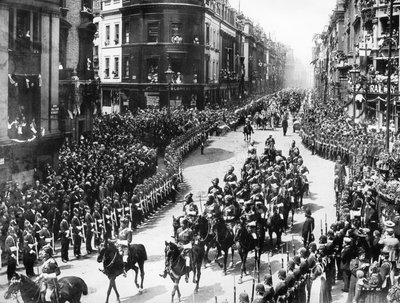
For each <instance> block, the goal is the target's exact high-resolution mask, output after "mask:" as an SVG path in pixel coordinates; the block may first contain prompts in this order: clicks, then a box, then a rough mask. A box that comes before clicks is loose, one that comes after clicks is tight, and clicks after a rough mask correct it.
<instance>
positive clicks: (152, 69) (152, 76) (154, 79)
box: [147, 58, 158, 83]
mask: <svg viewBox="0 0 400 303" xmlns="http://www.w3.org/2000/svg"><path fill="white" fill-rule="evenodd" d="M147 82H148V83H158V58H149V59H147Z"/></svg>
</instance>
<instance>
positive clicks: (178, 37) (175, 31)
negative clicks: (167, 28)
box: [171, 23, 183, 43]
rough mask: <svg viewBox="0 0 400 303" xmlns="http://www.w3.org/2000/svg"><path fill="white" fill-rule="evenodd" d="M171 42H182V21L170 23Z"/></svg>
mask: <svg viewBox="0 0 400 303" xmlns="http://www.w3.org/2000/svg"><path fill="white" fill-rule="evenodd" d="M171 42H172V43H183V37H182V23H172V24H171Z"/></svg>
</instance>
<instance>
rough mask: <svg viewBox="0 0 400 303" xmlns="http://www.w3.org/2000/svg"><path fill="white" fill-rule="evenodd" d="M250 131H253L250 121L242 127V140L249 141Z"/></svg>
mask: <svg viewBox="0 0 400 303" xmlns="http://www.w3.org/2000/svg"><path fill="white" fill-rule="evenodd" d="M252 133H254V131H253V127H251V125H250V123H247V124H246V125H245V126H244V127H243V135H244V140H245V141H248V142H250V140H251V134H252Z"/></svg>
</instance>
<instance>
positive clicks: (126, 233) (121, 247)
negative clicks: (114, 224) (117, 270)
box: [117, 218, 132, 276]
mask: <svg viewBox="0 0 400 303" xmlns="http://www.w3.org/2000/svg"><path fill="white" fill-rule="evenodd" d="M120 223H121V228H120V231H119V233H118V241H117V244H118V251H119V253H120V254H121V255H122V260H123V262H124V276H126V264H127V261H128V253H129V251H128V249H129V244H131V242H132V230H131V229H130V228H129V227H128V225H129V220H128V219H127V218H122V219H121V220H120Z"/></svg>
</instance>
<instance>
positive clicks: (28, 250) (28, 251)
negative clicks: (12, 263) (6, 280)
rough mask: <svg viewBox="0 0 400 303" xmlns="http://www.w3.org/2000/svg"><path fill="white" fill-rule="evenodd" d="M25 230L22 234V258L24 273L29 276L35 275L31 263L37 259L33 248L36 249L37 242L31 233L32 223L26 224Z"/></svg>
mask: <svg viewBox="0 0 400 303" xmlns="http://www.w3.org/2000/svg"><path fill="white" fill-rule="evenodd" d="M25 231H26V233H25V235H24V247H23V256H22V260H23V263H24V266H25V271H26V275H27V276H28V277H30V278H31V277H34V276H35V273H34V271H33V265H34V264H35V261H36V259H37V255H36V251H35V250H36V249H37V244H38V243H37V242H36V239H35V237H34V236H33V235H32V225H30V224H28V225H26V228H25Z"/></svg>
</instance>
